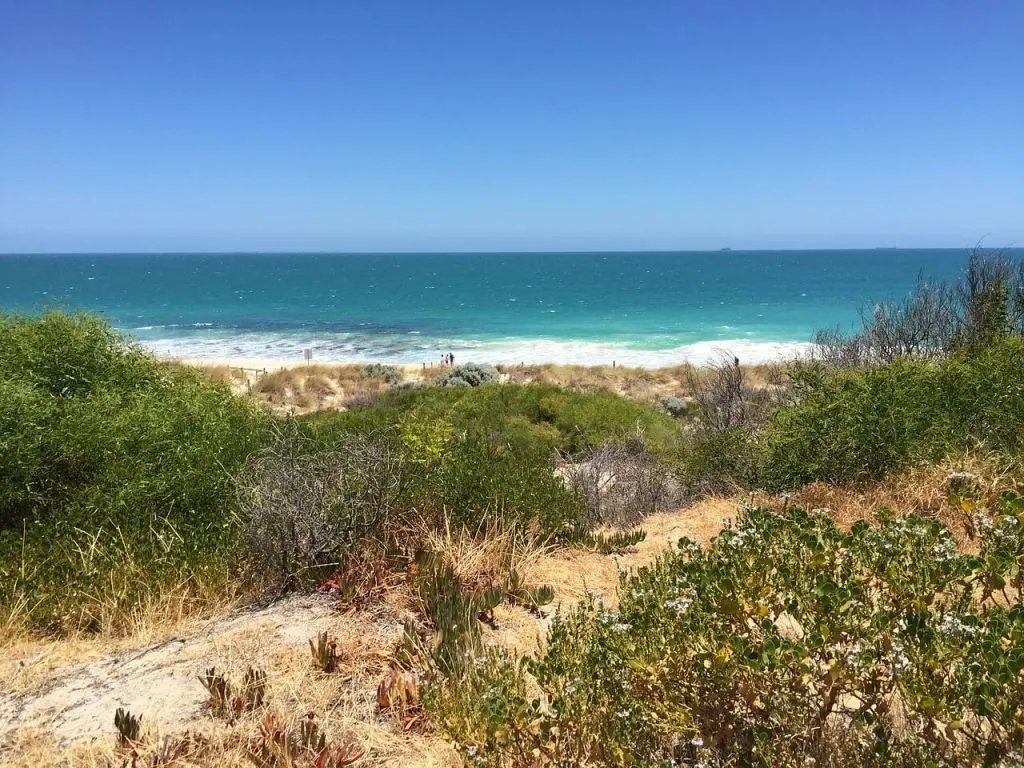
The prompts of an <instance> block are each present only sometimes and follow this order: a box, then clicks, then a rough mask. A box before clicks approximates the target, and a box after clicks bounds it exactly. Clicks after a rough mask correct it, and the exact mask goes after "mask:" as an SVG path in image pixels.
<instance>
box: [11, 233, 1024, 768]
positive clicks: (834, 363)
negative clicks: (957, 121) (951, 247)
mask: <svg viewBox="0 0 1024 768" xmlns="http://www.w3.org/2000/svg"><path fill="white" fill-rule="evenodd" d="M1022 297H1024V279H1022V273H1021V272H1020V267H1019V266H1018V265H1016V264H1015V263H1013V262H1011V261H1009V260H1007V259H1005V258H1003V257H1001V256H995V257H992V256H991V255H987V254H984V253H978V254H975V255H974V256H972V258H971V261H970V263H969V264H968V265H967V270H966V272H965V276H964V279H963V281H962V282H961V283H959V284H955V285H939V284H936V283H932V282H927V281H922V283H921V285H920V287H919V289H918V291H917V292H916V293H915V294H914V295H912V296H911V297H909V298H908V299H906V300H905V301H901V302H896V303H891V304H882V305H878V307H877V308H876V309H875V310H874V311H872V312H870V313H866V314H865V316H864V321H865V322H864V327H863V328H862V329H860V330H855V331H852V332H842V333H841V332H829V333H827V334H822V335H820V336H819V337H818V339H817V346H816V350H815V354H813V355H812V356H811V357H810V358H809V359H806V360H802V361H798V362H794V363H792V364H790V365H787V366H785V367H770V366H762V367H757V368H749V367H744V366H743V365H742V364H741V361H737V360H735V359H733V358H724V359H722V360H721V361H719V362H718V363H716V364H715V365H712V366H709V367H707V368H703V369H696V368H692V367H689V366H680V367H678V368H674V369H664V370H660V371H642V370H638V369H622V368H618V367H613V368H602V369H582V368H576V367H571V366H562V367H559V366H505V367H502V369H501V370H500V371H499V370H497V369H494V368H491V367H490V366H482V365H475V364H472V363H469V364H463V365H460V366H459V367H457V368H452V369H439V368H426V367H424V368H422V369H420V370H410V369H409V368H408V367H406V368H401V369H400V368H397V367H392V366H385V365H369V366H306V367H304V368H298V369H290V370H287V371H279V372H271V373H266V374H264V373H262V372H261V373H259V375H258V377H255V378H254V377H253V376H250V375H249V374H245V375H243V376H237V375H235V373H233V372H232V371H231V370H230V369H227V370H223V371H211V372H207V373H206V374H199V373H196V372H194V371H191V370H190V369H187V368H184V367H182V366H173V365H167V364H164V363H161V362H159V361H157V360H155V359H154V358H152V357H150V356H148V355H146V354H144V353H143V352H141V351H140V350H139V349H137V348H136V347H134V346H133V345H132V344H130V343H129V342H128V341H126V340H125V339H124V338H122V337H121V336H119V335H118V334H117V333H115V332H113V331H112V330H111V329H110V328H109V327H108V326H107V325H105V324H104V323H103V322H102V321H100V320H97V319H95V318H91V317H88V316H83V315H69V314H63V313H48V314H45V315H42V316H40V317H32V318H29V317H21V316H14V315H5V316H0V631H2V640H3V642H4V644H5V646H7V647H15V646H17V644H19V643H21V644H25V643H29V644H31V643H33V642H43V640H41V639H40V638H63V639H65V640H66V642H68V643H78V642H81V641H82V638H90V637H91V638H117V637H124V636H125V635H130V634H132V633H133V632H137V631H138V628H139V627H140V626H141V625H142V624H145V623H146V622H147V621H148V622H149V623H148V624H146V626H147V627H149V628H150V629H149V630H148V634H147V638H149V639H152V638H154V637H157V636H160V635H159V632H153V631H152V619H147V618H146V617H152V616H154V615H157V614H160V612H161V611H163V612H164V613H163V614H160V615H166V616H168V617H173V620H171V619H169V620H168V626H170V625H171V624H172V623H173V622H181V621H183V620H185V619H187V618H188V617H189V616H200V615H204V614H209V613H210V612H211V611H212V610H213V609H214V608H215V607H217V606H223V605H226V604H229V603H231V602H232V601H236V602H237V601H247V602H252V601H254V600H264V601H266V600H273V599H276V598H279V597H281V596H283V595H286V594H295V593H306V592H312V591H319V592H321V593H322V594H323V595H325V597H324V599H325V600H329V601H330V604H331V605H335V606H337V608H338V610H339V612H338V613H336V614H334V615H335V616H336V617H337V621H338V622H342V621H343V620H344V621H346V622H353V624H352V626H356V625H358V626H359V627H360V628H361V633H354V632H350V634H351V635H352V636H346V635H345V634H344V633H342V632H340V631H338V629H337V627H338V626H340V624H326V625H324V624H322V625H318V626H317V627H316V628H315V631H314V630H312V629H311V630H310V632H309V634H308V636H304V637H302V638H300V641H299V643H298V644H297V645H294V644H293V646H289V647H288V648H286V649H285V650H284V651H281V650H280V649H278V653H277V654H276V655H275V654H269V655H267V656H266V658H264V657H261V656H259V655H256V656H247V657H246V658H245V663H244V664H242V663H241V660H239V662H238V663H237V664H234V665H233V666H231V668H230V669H229V668H228V667H227V666H224V665H223V660H220V659H219V660H217V661H216V662H214V661H212V660H211V661H210V662H209V663H205V665H204V666H203V667H202V668H201V669H199V670H196V672H195V673H194V674H193V675H191V680H192V681H194V686H195V687H200V686H204V687H205V689H206V692H207V694H208V697H207V707H206V709H204V710H203V711H204V712H206V713H207V714H208V716H209V717H210V720H211V722H212V723H214V725H213V726H211V727H212V728H214V730H213V731H211V732H206V733H204V734H198V733H189V734H178V735H175V736H174V738H169V739H165V740H162V741H161V740H159V739H157V738H155V736H154V731H153V730H152V729H153V728H155V727H158V724H157V723H154V719H153V718H152V717H151V716H150V714H149V713H148V712H144V711H139V710H138V708H137V707H134V706H133V707H131V708H129V707H128V706H124V707H123V709H122V710H119V711H117V713H116V715H115V711H113V710H112V711H111V712H110V713H109V715H108V716H107V717H106V722H107V723H108V724H114V726H115V727H113V728H110V734H109V735H110V737H111V739H110V742H109V745H108V747H107V749H109V751H108V752H102V753H100V752H96V753H95V755H100V756H98V757H95V759H94V760H93V762H92V763H84V764H92V765H110V766H114V765H121V764H132V763H136V764H140V765H141V764H146V765H153V766H156V765H160V766H168V767H169V768H170V767H171V766H178V765H182V766H183V765H192V764H204V765H205V764H214V763H216V762H217V761H218V760H220V761H222V762H223V763H224V764H235V763H234V762H232V761H236V762H237V761H238V760H243V759H244V760H249V761H250V762H254V763H255V764H257V765H268V766H269V765H274V766H276V765H282V766H283V765H300V766H304V765H310V766H320V767H321V768H322V767H323V766H341V765H350V764H361V763H363V762H366V763H368V764H379V763H381V762H386V761H387V759H388V757H387V756H389V755H390V756H395V755H398V754H400V750H398V748H397V747H396V746H395V745H396V744H398V743H399V742H400V741H401V740H402V739H414V740H417V741H415V744H416V745H417V748H423V747H424V745H426V744H436V743H437V739H438V737H439V736H440V737H444V738H446V739H447V740H448V741H449V742H450V743H451V744H452V745H454V749H455V750H457V755H458V757H457V758H455V759H458V760H462V761H463V762H465V763H466V764H468V765H493V766H540V765H552V766H554V765H608V766H611V765H624V764H628V765H638V766H644V765H650V766H663V765H690V766H696V765H703V766H710V765H721V766H733V765H763V766H768V765H780V766H798V765H799V766H805V765H812V764H813V765H819V766H837V767H838V766H846V765H879V766H881V765H904V766H922V768H923V767H924V766H931V765H935V766H947V765H948V766H955V765H973V764H977V765H991V766H997V765H998V766H1004V765H1005V766H1009V765H1015V764H1018V763H1019V762H1020V756H1019V755H1020V750H1021V749H1024V714H1022V713H1024V688H1022V683H1021V681H1022V680H1024V652H1022V651H1021V649H1022V648H1024V609H1022V607H1021V595H1022V587H1024V581H1022V579H1024V528H1022V515H1024V501H1022V498H1021V496H1020V495H1019V494H1020V491H1021V481H1022V479H1024V475H1022V472H1021V467H1022V461H1024V416H1022V414H1024V379H1022V378H1021V373H1020V371H1021V369H1022V361H1024V335H1022V334H1024V326H1022V322H1024V320H1022V318H1024V304H1022V303H1021V302H1022V301H1024V298H1022ZM779 494H782V495H781V497H780V496H779ZM790 494H792V496H791V495H790ZM715 497H721V498H722V500H718V501H713V499H714V498H715ZM701 499H706V500H711V501H707V502H701V503H707V504H709V506H708V507H707V509H709V510H714V513H715V515H717V517H716V518H715V519H714V520H713V521H712V525H711V528H710V529H709V532H708V534H707V536H706V537H702V544H698V543H696V542H695V541H692V540H690V539H687V538H685V537H683V536H682V535H681V534H680V533H679V531H680V530H681V528H682V527H685V525H687V524H688V522H692V521H689V520H688V515H689V514H690V513H689V512H688V511H687V509H684V510H683V511H681V512H676V511H675V510H677V509H679V508H680V507H685V505H687V504H695V503H696V502H697V501H698V500H701ZM724 499H730V500H731V501H725V500H724ZM712 501H713V503H712ZM739 501H743V502H744V503H743V504H742V508H741V510H740V511H739V512H736V511H734V510H735V509H736V503H737V502H739ZM886 507H891V508H892V509H886ZM695 508H696V507H691V508H690V509H695ZM666 516H667V518H666ZM719 517H720V518H721V521H720V522H719ZM663 518H664V519H663ZM666 519H667V520H668V522H666ZM650 524H656V527H655V530H657V525H662V528H661V529H660V530H661V533H660V534H659V535H658V536H657V537H652V536H650V535H648V532H647V531H648V530H649V529H650ZM719 530H721V533H718V531H719ZM713 533H718V535H717V536H715V537H714V538H712V534H713ZM542 561H543V562H545V563H547V571H545V570H544V568H540V567H539V566H538V563H540V562H542ZM622 562H627V563H633V564H634V565H638V566H640V567H638V568H634V569H632V570H630V569H629V568H627V567H624V566H623V567H622V569H621V570H622V574H621V579H620V581H619V591H618V593H617V594H612V593H613V592H614V589H609V588H608V586H607V578H608V577H607V575H606V574H605V573H604V570H605V566H607V567H608V568H610V569H611V571H610V572H611V578H612V581H614V578H615V574H616V570H615V569H616V565H617V564H618V565H620V566H621V564H622ZM557 563H560V565H558V566H557V567H556V565H555V564H557ZM581 564H586V565H585V566H583V565H581ZM559 568H561V569H562V570H561V571H559V570H558V569H559ZM586 568H592V569H593V572H592V573H591V572H587V571H586ZM565 571H570V572H572V573H571V576H572V579H569V578H568V577H566V576H565ZM575 571H580V572H578V573H577V572H575ZM601 579H605V582H604V583H605V588H604V590H603V592H598V591H593V593H588V592H587V591H585V590H590V589H591V584H590V581H600V580H601ZM588 580H589V581H588ZM570 583H571V584H576V585H579V587H578V588H576V587H572V588H570V589H567V590H566V591H565V593H564V594H560V590H562V589H563V587H564V586H565V585H566V584H570ZM556 606H558V607H557V608H556ZM552 614H554V616H553V618H552ZM343 617H344V619H343ZM374 617H381V618H380V623H377V624H375V623H373V622H374V621H376V619H375V618H374ZM292 618H293V617H292ZM359 622H363V623H359ZM517 622H518V624H517ZM175 626H177V625H175ZM345 626H349V625H348V624H346V625H345ZM517 627H518V629H516V628H517ZM516 631H519V632H520V635H519V639H518V640H517V639H515V638H514V637H513V636H514V635H515V632H516ZM375 632H376V633H377V634H379V636H380V638H385V637H386V638H387V639H386V640H383V639H380V638H376V639H372V640H368V639H366V638H367V637H376V636H375V635H374V633H375ZM356 635H359V636H358V637H357V636H356ZM523 635H529V638H530V640H529V641H528V642H524V641H523V640H522V636H523ZM538 637H539V639H540V642H536V638H538ZM33 638H34V639H33ZM361 643H375V644H373V645H370V646H364V645H361ZM261 652H262V653H264V654H266V653H267V651H266V648H263V650H262V651H261ZM282 654H283V656H282ZM282 658H284V661H282ZM201 661H202V660H197V661H196V663H201ZM264 662H266V663H264ZM10 666H11V668H12V669H18V668H17V667H15V666H14V665H10ZM6 669H7V667H3V668H0V670H6ZM282 669H283V670H287V671H286V672H283V671H281V670H282ZM202 670H206V673H205V674H203V672H202ZM8 674H11V673H8V672H6V671H0V675H8ZM13 674H15V676H16V675H17V673H13ZM287 675H292V677H293V678H294V679H296V680H298V679H299V678H300V677H301V682H294V684H292V683H291V682H288V679H287ZM296 676H298V677H296ZM196 677H199V678H201V680H197V679H196ZM0 679H4V680H6V679H8V678H0ZM12 679H13V678H12ZM19 684H22V685H27V683H19ZM345 685H349V686H350V687H352V691H350V692H349V693H347V694H345V695H347V696H349V697H350V698H349V699H348V700H347V701H349V702H350V703H349V704H346V706H349V707H350V710H349V711H351V712H358V714H357V715H355V714H354V715H351V717H350V719H348V720H346V721H345V722H346V723H349V724H351V723H354V722H358V723H361V724H362V725H361V726H360V727H362V728H364V730H362V731H360V732H359V733H350V732H349V731H347V730H345V729H344V728H341V727H339V726H338V725H337V723H335V722H331V721H329V720H328V719H327V718H328V715H329V713H330V711H331V708H332V707H333V706H334V704H332V703H331V702H332V701H333V702H337V701H339V700H340V697H341V695H342V694H341V693H340V692H341V690H342V687H343V686H345ZM300 690H301V694H300V693H299V691H300ZM316 690H323V691H329V692H330V696H328V695H327V694H326V693H325V694H324V696H323V697H322V698H317V697H316V696H315V695H312V694H310V693H309V692H310V691H316ZM331 697H333V698H331ZM7 701H8V700H7V699H4V698H3V695H2V694H0V713H2V712H5V711H7V710H4V706H5V702H7ZM12 701H13V699H12ZM352 701H357V702H358V704H352V703H351V702H352ZM118 706H121V705H120V704H119V705H118ZM360 707H361V709H360ZM114 709H116V708H114ZM197 709H198V705H197ZM346 716H347V717H348V715H346ZM320 718H324V719H320ZM229 724H230V725H229ZM217 729H220V730H217ZM366 729H371V730H372V729H377V731H380V730H381V729H390V730H387V733H389V734H390V735H389V736H388V739H391V741H388V744H389V745H390V746H389V747H387V749H383V748H381V749H380V750H377V749H376V748H375V746H374V743H375V742H374V740H373V737H372V736H371V735H369V733H370V731H368V730H366ZM229 731H230V733H229ZM0 738H3V736H2V735H0ZM431 740H433V741H431ZM12 749H14V748H13V747H9V746H7V745H4V744H2V743H0V758H6V757H8V756H10V755H14V754H17V755H19V759H21V760H22V764H26V765H27V764H29V763H28V762H25V761H26V760H27V759H28V758H24V757H23V756H24V755H25V754H27V753H25V752H12V751H11V750H12ZM5 750H7V751H5ZM375 750H376V751H375ZM388 750H390V751H388ZM401 754H405V753H401ZM447 754H448V755H449V757H452V756H454V755H455V754H456V753H455V752H451V751H450V752H448V753H447ZM229 756H230V757H229ZM395 759H398V758H395ZM143 761H149V762H143ZM190 761H191V762H190Z"/></svg>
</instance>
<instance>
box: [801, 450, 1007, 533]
mask: <svg viewBox="0 0 1024 768" xmlns="http://www.w3.org/2000/svg"><path fill="white" fill-rule="evenodd" d="M961 471H963V472H969V473H970V474H972V475H974V477H975V478H976V479H977V481H978V485H979V490H980V498H979V499H978V501H979V502H981V504H983V505H984V506H987V507H988V508H992V507H993V506H994V505H995V503H996V501H997V500H998V498H999V496H1000V495H1001V494H1002V493H1003V492H1004V491H1008V490H1015V489H1019V487H1020V486H1019V483H1018V482H1017V481H1016V480H1015V478H1017V477H1021V475H1022V472H1021V467H1020V466H1018V465H1017V464H1016V463H1015V462H1011V461H1009V460H1007V459H1005V458H1001V457H998V456H995V455H991V454H966V455H963V456H959V457H956V458H949V459H947V460H946V461H944V462H942V463H940V464H937V465H935V466H931V467H917V468H914V469H910V470H907V471H905V472H899V473H895V474H892V475H890V476H888V477H886V478H884V479H883V480H881V481H880V482H873V483H861V484H853V485H841V486H835V485H829V484H827V483H820V482H819V483H811V484H810V485H808V486H805V487H804V488H802V489H800V490H799V491H797V492H796V493H795V494H793V496H792V497H791V498H790V503H793V504H797V505H799V506H801V507H805V508H807V509H814V508H826V509H828V510H829V512H830V514H831V516H832V518H833V519H834V520H835V521H836V522H837V523H838V524H839V525H841V526H844V527H849V526H850V525H852V524H853V523H854V522H856V521H857V520H864V519H866V520H870V519H872V517H873V516H874V515H875V513H876V512H878V511H879V510H881V509H884V508H888V509H891V510H893V511H894V512H896V513H897V514H900V515H907V514H916V515H921V516H923V517H930V518H934V519H936V520H940V521H942V522H943V523H945V524H946V526H948V527H949V529H950V530H951V531H952V532H953V533H954V535H955V536H956V537H957V538H958V539H959V540H960V541H961V543H962V544H967V536H966V531H965V528H964V521H965V517H964V513H963V511H962V510H960V509H959V508H957V507H954V506H953V505H951V504H950V503H949V488H948V481H947V478H948V476H949V474H950V473H951V472H961Z"/></svg>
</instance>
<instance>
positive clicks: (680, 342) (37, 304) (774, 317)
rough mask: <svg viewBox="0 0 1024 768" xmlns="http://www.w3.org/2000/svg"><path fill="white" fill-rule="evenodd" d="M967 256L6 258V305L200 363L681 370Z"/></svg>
mask: <svg viewBox="0 0 1024 768" xmlns="http://www.w3.org/2000/svg"><path fill="white" fill-rule="evenodd" d="M966 255H967V251H966V250H965V249H950V250H894V249H893V250H865V251H749V252H748V251H715V252H692V253H691V252H671V253H623V252H614V253H452V254H411V253H410V254H327V253H324V254H300V253H296V254H289V253H278V254H264V253H259V254H255V253H253V254H247V253H239V254H212V253H211V254H76V255H38V254H33V255H0V308H2V309H4V310H7V311H12V310H15V311H22V312H34V311H38V310H41V309H45V308H47V307H60V308H65V309H86V310H89V311H93V312H101V313H103V314H104V315H105V316H106V317H108V318H109V319H110V320H111V322H112V323H113V324H114V325H115V326H116V327H117V328H120V329H123V330H125V331H127V332H128V333H130V334H131V335H133V336H134V337H135V338H137V339H138V340H139V341H140V342H141V343H142V344H143V345H145V346H146V347H149V348H151V349H153V350H154V351H156V352H158V353H160V354H169V355H174V356H178V357H185V358H209V359H214V358H238V359H242V358H247V359H254V358H262V359H268V358H273V359H288V360H301V359H302V356H303V350H304V349H306V348H311V349H313V355H314V360H316V361H335V360H386V361H392V362H420V361H433V360H436V359H438V358H439V357H440V355H441V354H443V353H445V352H449V351H451V352H453V353H454V354H455V355H456V362H462V361H466V360H480V361H490V362H520V361H525V362H560V363H569V362H573V363H610V362H611V361H612V360H616V361H618V362H620V363H626V364H634V365H648V366H657V365H669V364H675V363H679V362H682V361H684V360H688V359H689V360H694V361H700V360H703V359H707V358H708V357H709V356H711V355H713V354H715V353H716V351H717V350H722V351H726V350H727V351H729V352H730V353H734V354H736V355H738V356H739V357H740V358H741V359H743V360H745V361H748V362H755V361H758V360H764V359H769V358H772V357H778V356H780V355H785V354H790V353H792V352H793V351H795V350H798V349H799V348H800V346H799V345H801V344H804V343H806V342H807V341H808V340H809V339H810V337H811V334H812V333H813V331H814V329H815V328H818V327H824V326H836V325H848V324H850V323H852V322H853V321H854V319H855V317H856V313H857V309H858V307H860V306H861V305H863V304H864V303H865V302H870V301H872V300H879V299H885V298H892V297H898V296H902V295H905V294H906V293H907V292H908V291H909V290H911V289H912V288H913V286H914V283H915V282H916V280H917V278H918V275H919V274H921V273H924V274H926V275H928V276H932V277H937V278H954V277H956V275H957V274H958V272H959V270H960V269H961V268H962V266H963V264H964V262H965V260H966Z"/></svg>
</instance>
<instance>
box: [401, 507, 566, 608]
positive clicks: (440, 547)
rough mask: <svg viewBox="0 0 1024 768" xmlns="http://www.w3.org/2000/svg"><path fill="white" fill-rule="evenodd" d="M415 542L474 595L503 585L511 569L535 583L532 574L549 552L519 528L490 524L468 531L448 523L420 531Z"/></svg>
mask: <svg viewBox="0 0 1024 768" xmlns="http://www.w3.org/2000/svg"><path fill="white" fill-rule="evenodd" d="M417 538H418V539H419V540H420V541H423V542H424V544H425V548H426V549H427V550H429V551H430V552H433V553H434V554H436V555H439V556H440V557H441V559H443V560H444V561H445V562H446V563H447V564H448V565H450V566H451V568H452V570H453V571H454V573H455V576H456V577H457V578H458V580H459V582H460V583H461V584H464V585H466V586H467V587H468V588H469V589H470V590H472V591H477V592H483V591H486V590H487V589H488V588H489V587H491V586H494V585H500V584H504V583H505V580H506V578H507V576H508V574H509V572H510V571H511V570H512V569H515V570H516V571H517V572H518V573H519V575H520V576H521V577H522V578H523V580H524V581H525V583H527V584H536V583H538V582H537V581H536V579H535V573H534V571H535V570H536V568H537V566H538V563H539V562H540V561H541V559H542V558H543V557H544V556H545V555H546V554H547V553H548V552H550V551H551V549H552V548H551V547H547V546H544V545H542V544H539V543H537V540H536V538H535V537H533V536H530V535H528V533H527V532H526V531H524V530H523V529H522V528H517V527H509V526H499V525H497V524H491V525H489V526H486V527H483V528H481V529H479V530H476V531H471V530H469V529H467V528H464V527H455V526H453V525H452V524H451V522H450V521H449V520H447V519H445V521H444V523H443V525H442V526H441V527H439V528H432V529H426V530H423V531H422V532H420V534H419V535H418V536H417Z"/></svg>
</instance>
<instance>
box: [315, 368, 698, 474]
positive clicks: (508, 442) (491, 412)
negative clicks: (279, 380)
mask: <svg viewBox="0 0 1024 768" xmlns="http://www.w3.org/2000/svg"><path fill="white" fill-rule="evenodd" d="M437 419H441V420H443V421H445V422H447V423H449V424H450V425H451V426H452V428H453V429H454V430H455V431H456V432H459V433H466V434H469V435H473V436H478V437H480V438H481V439H486V440H487V441H489V442H492V443H494V444H496V445H504V446H508V447H509V449H510V450H513V451H516V452H535V453H537V454H539V455H543V456H545V457H547V458H550V457H551V455H552V454H553V452H554V450H556V449H557V450H559V451H563V452H568V453H577V452H580V451H583V450H586V449H587V448H588V447H590V446H592V445H597V444H600V443H605V442H608V441H615V440H624V439H628V438H629V437H631V436H633V435H635V434H636V431H637V429H638V428H639V429H641V430H642V431H643V433H644V435H645V439H646V442H647V445H648V447H649V448H650V449H651V450H653V451H655V452H656V453H658V454H659V455H665V456H667V455H671V454H673V453H674V452H676V451H677V450H678V445H679V436H680V427H679V424H678V423H677V422H675V421H674V420H673V419H672V418H671V417H669V416H668V414H665V413H663V412H661V411H660V410H659V409H657V408H654V407H652V406H650V405H646V404H643V403H636V402H631V401H629V400H625V399H623V398H621V397H619V396H618V395H615V394H612V393H610V392H596V393H581V392H573V391H572V390H568V389H562V388H560V387H557V386H555V385H553V384H528V385H521V384H503V385H502V386H500V387H476V388H447V387H428V388H425V389H416V390H394V391H391V392H388V393H386V394H384V395H383V396H382V397H381V399H380V400H379V401H378V403H377V405H376V406H375V407H373V408H368V409H361V410H358V411H354V412H351V413H336V414H320V415H316V416H311V417H309V418H308V420H307V421H308V423H309V424H310V425H311V428H312V429H313V430H314V431H315V432H319V433H321V434H325V435H328V434H333V433H335V432H337V431H339V430H340V431H357V432H373V431H380V430H381V429H386V428H388V427H389V426H392V425H394V424H397V423H398V422H400V421H402V420H414V421H423V422H431V421H434V420H437Z"/></svg>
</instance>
